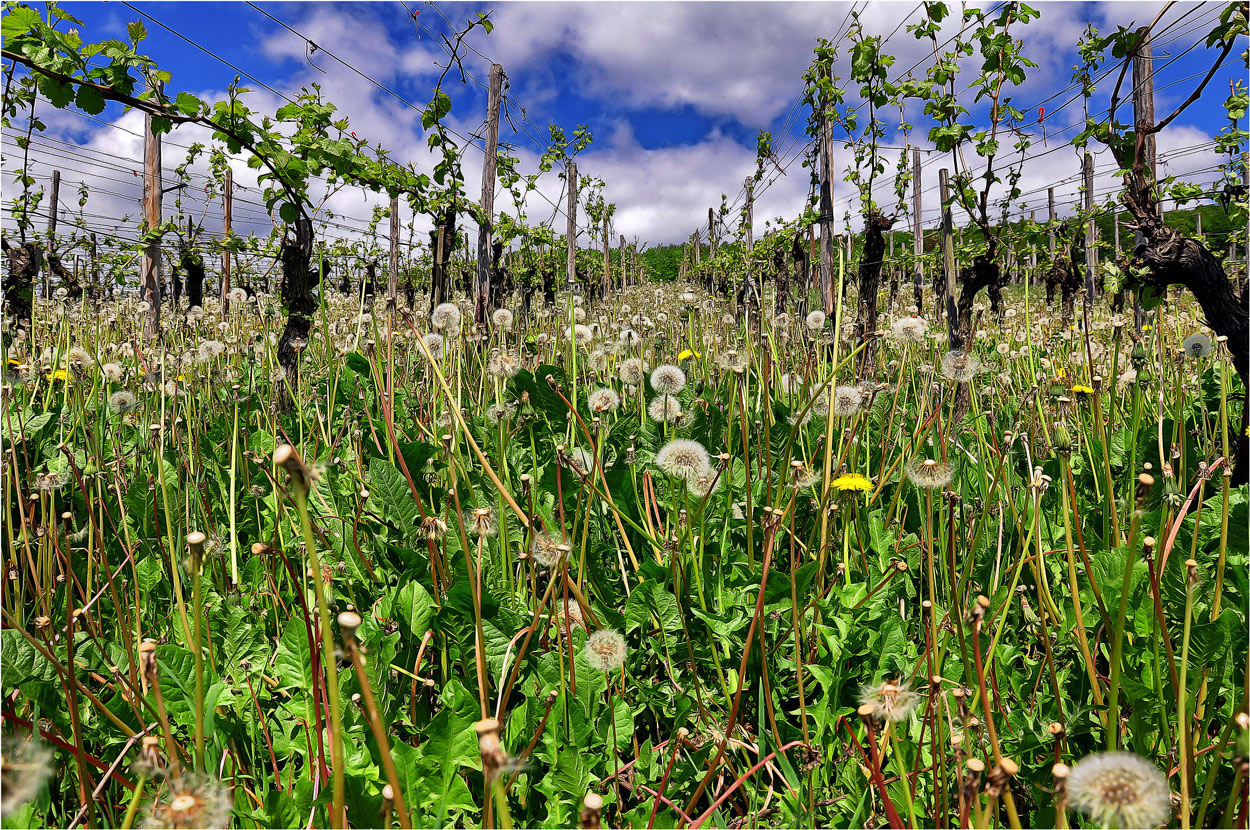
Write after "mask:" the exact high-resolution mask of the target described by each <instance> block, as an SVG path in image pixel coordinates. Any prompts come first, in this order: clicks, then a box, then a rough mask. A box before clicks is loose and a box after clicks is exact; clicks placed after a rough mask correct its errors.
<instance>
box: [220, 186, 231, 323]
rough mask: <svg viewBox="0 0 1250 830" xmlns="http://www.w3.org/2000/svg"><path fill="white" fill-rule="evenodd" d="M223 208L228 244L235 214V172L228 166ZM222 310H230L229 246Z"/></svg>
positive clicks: (223, 259)
mask: <svg viewBox="0 0 1250 830" xmlns="http://www.w3.org/2000/svg"><path fill="white" fill-rule="evenodd" d="M221 201H222V208H223V210H224V211H225V220H224V224H223V226H222V230H223V232H224V236H225V240H226V245H227V246H229V244H230V224H231V221H232V219H233V216H234V173H233V171H231V170H230V168H229V167H227V168H226V184H225V188H224V189H223V191H222V194H221ZM221 310H222V311H223V312H227V311H229V310H230V248H229V247H227V248H225V249H224V250H223V251H222V252H221Z"/></svg>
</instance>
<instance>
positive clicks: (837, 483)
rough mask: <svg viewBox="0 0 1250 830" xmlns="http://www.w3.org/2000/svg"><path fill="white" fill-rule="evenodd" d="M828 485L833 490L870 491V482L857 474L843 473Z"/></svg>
mask: <svg viewBox="0 0 1250 830" xmlns="http://www.w3.org/2000/svg"><path fill="white" fill-rule="evenodd" d="M830 483H831V484H832V485H833V488H834V489H835V490H843V491H851V492H854V491H865V490H871V489H872V482H871V481H869V480H868V479H867V478H866V477H864V476H862V475H860V474H859V473H844V474H843V475H840V476H838V477H837V478H835V479H834V480H833V481H832V482H830Z"/></svg>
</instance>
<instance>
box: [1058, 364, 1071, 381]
mask: <svg viewBox="0 0 1250 830" xmlns="http://www.w3.org/2000/svg"><path fill="white" fill-rule="evenodd" d="M1067 376H1068V370H1067V369H1065V368H1063V367H1062V366H1060V367H1059V371H1058V372H1057V373H1056V374H1055V377H1057V378H1059V379H1060V380H1063V379H1064V378H1066V377H1067Z"/></svg>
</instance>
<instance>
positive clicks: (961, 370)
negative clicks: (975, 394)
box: [942, 349, 981, 383]
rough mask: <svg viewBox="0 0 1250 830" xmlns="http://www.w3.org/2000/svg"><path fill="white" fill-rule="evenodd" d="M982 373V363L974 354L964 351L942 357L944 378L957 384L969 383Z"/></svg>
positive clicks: (957, 350) (959, 350)
mask: <svg viewBox="0 0 1250 830" xmlns="http://www.w3.org/2000/svg"><path fill="white" fill-rule="evenodd" d="M980 371H981V361H980V359H979V358H977V356H976V355H974V354H969V353H968V352H966V351H964V350H962V349H956V350H955V351H951V352H947V353H946V354H945V355H944V356H943V357H942V377H944V378H946V379H947V380H953V381H955V382H956V383H967V382H968V381H970V380H972V379H973V378H975V377H976V376H977V373H978V372H980Z"/></svg>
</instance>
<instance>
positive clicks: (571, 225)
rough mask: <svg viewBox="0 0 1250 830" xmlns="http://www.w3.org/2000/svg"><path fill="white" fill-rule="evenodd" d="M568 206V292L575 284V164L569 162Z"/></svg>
mask: <svg viewBox="0 0 1250 830" xmlns="http://www.w3.org/2000/svg"><path fill="white" fill-rule="evenodd" d="M568 178H569V180H568V185H569V206H568V212H567V213H568V220H569V222H568V229H567V231H566V232H565V235H564V238H565V242H566V244H567V245H568V280H569V290H570V291H572V290H573V286H574V285H576V284H577V162H575V161H571V160H570V161H569V167H568Z"/></svg>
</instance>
